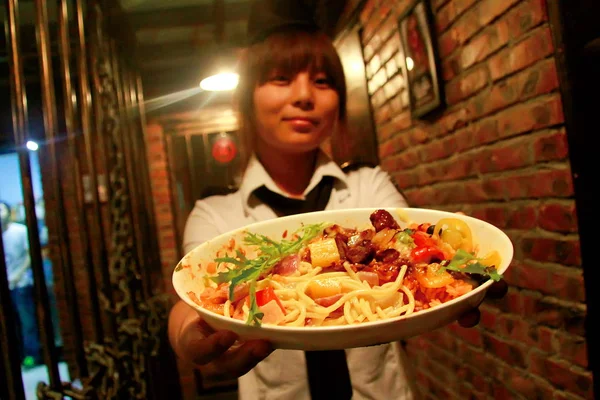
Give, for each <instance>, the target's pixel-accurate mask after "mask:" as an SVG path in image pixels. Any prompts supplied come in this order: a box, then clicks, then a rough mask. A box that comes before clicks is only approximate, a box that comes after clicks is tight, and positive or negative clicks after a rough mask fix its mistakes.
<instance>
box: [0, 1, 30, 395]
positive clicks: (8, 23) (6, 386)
mask: <svg viewBox="0 0 600 400" xmlns="http://www.w3.org/2000/svg"><path fill="white" fill-rule="evenodd" d="M9 9H10V8H9V4H8V2H6V7H5V10H6V11H8V10H9ZM3 14H4V13H3ZM3 16H4V34H5V37H6V42H7V52H8V54H10V53H11V52H10V43H11V41H10V40H9V38H12V37H14V36H16V35H17V31H18V29H19V25H18V21H17V20H16V19H15V18H16V15H14V14H13V15H10V14H9V15H8V16H6V15H3ZM18 62H19V60H17V63H18ZM19 71H21V74H11V76H10V78H11V79H10V84H11V107H12V116H13V125H14V126H15V128H14V129H16V120H15V119H14V118H15V116H16V115H17V110H16V108H17V102H16V101H17V98H16V97H15V94H16V90H15V88H14V87H13V86H19V85H16V83H17V82H19V80H20V79H21V78H22V70H20V69H19ZM4 229H5V227H3V226H2V221H1V220H0V358H1V359H2V366H1V367H2V368H1V370H2V373H3V376H4V377H5V378H6V379H5V381H3V382H0V386H2V387H0V389H1V390H0V398H2V399H4V398H7V399H8V400H20V399H24V398H25V390H24V388H23V380H22V377H21V358H20V357H21V356H20V354H19V348H18V346H16V345H15V344H16V343H18V342H19V338H18V332H17V330H16V329H14V327H15V326H16V323H15V318H16V313H15V309H14V305H13V304H12V300H11V297H10V288H9V286H8V277H7V275H6V261H5V260H6V259H5V254H4V243H3V241H2V232H4ZM2 384H3V385H2Z"/></svg>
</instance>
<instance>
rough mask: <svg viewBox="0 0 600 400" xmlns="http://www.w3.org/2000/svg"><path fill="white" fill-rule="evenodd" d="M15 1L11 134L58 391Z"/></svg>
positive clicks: (43, 331) (11, 4)
mask: <svg viewBox="0 0 600 400" xmlns="http://www.w3.org/2000/svg"><path fill="white" fill-rule="evenodd" d="M18 7H19V5H18V0H7V10H8V14H9V17H8V18H9V21H10V22H9V24H11V25H13V27H14V29H13V28H11V29H10V30H9V37H8V38H7V39H8V40H7V41H8V42H9V43H10V50H9V54H10V66H9V68H10V72H11V74H12V76H13V80H14V82H13V83H14V84H13V86H12V89H13V90H12V91H13V100H15V101H14V104H15V107H13V134H14V138H15V145H16V147H17V152H18V155H19V168H20V172H21V184H22V190H23V203H24V205H25V221H26V223H27V236H28V241H29V256H30V259H31V268H32V271H33V289H34V294H35V295H34V297H35V306H36V307H35V309H36V310H35V311H36V317H37V322H38V331H39V335H40V338H41V341H42V343H43V344H44V346H43V347H42V354H43V357H44V362H45V364H46V366H47V368H48V374H49V376H50V387H52V388H60V385H61V383H60V374H59V371H58V362H57V360H58V356H57V354H56V347H55V346H54V338H53V337H49V336H48V334H50V335H52V336H54V335H53V332H54V330H53V327H52V319H51V314H50V305H49V302H48V301H42V299H44V298H47V297H48V289H47V287H46V280H45V276H44V267H43V261H42V246H41V244H40V237H39V230H38V221H37V216H36V215H35V198H34V195H33V186H32V182H31V181H32V179H31V163H30V159H29V153H28V150H27V148H26V147H25V143H26V141H27V137H28V132H29V126H28V122H27V96H26V93H25V82H24V81H23V79H22V78H21V77H22V71H23V69H22V68H23V66H22V64H21V62H20V55H19V31H18V27H19V23H18V22H19V14H18Z"/></svg>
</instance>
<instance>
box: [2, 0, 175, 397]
mask: <svg viewBox="0 0 600 400" xmlns="http://www.w3.org/2000/svg"><path fill="white" fill-rule="evenodd" d="M3 11H4V21H5V36H4V37H3V39H4V44H5V48H6V51H5V54H4V56H5V57H3V58H2V59H3V60H7V62H6V66H7V72H8V74H7V75H8V79H6V81H3V85H4V87H3V88H2V89H3V93H6V94H10V100H9V101H7V102H5V104H3V106H4V109H3V110H2V111H3V115H10V120H8V121H7V122H8V124H4V125H6V126H4V125H3V126H2V131H0V135H2V136H1V137H0V139H1V140H0V149H1V150H2V151H3V152H5V153H7V152H8V153H10V152H12V153H14V154H16V157H17V158H18V165H19V175H20V183H21V187H22V206H23V207H22V208H23V215H24V218H23V222H24V226H26V232H27V243H26V248H28V250H29V252H28V256H29V257H28V258H29V260H30V271H31V275H32V278H33V279H32V283H33V285H32V293H33V298H34V306H33V307H34V308H35V310H34V313H35V320H36V322H37V332H38V333H39V337H40V339H39V341H40V343H41V357H42V362H43V363H44V364H45V366H46V369H47V371H48V379H47V380H44V381H40V382H39V383H38V384H37V386H36V389H35V392H36V394H35V396H36V397H37V398H40V399H42V398H52V399H60V398H64V397H70V398H74V399H96V398H97V399H153V398H156V399H162V398H167V397H169V398H177V397H179V396H178V391H179V389H178V377H177V372H176V367H175V363H174V359H173V357H172V354H171V352H170V349H169V347H168V344H167V343H166V340H165V339H164V338H165V337H166V326H165V325H166V324H165V322H166V318H167V313H168V308H169V304H170V299H169V298H168V297H167V296H166V295H165V294H163V286H162V277H161V272H160V267H161V266H160V259H159V253H158V245H157V235H156V226H155V221H154V217H153V204H152V198H151V196H150V188H149V175H148V170H147V168H148V167H147V158H146V147H145V138H144V126H145V121H144V107H143V104H144V102H143V91H142V87H141V80H140V78H139V75H138V74H137V70H136V67H135V64H134V62H133V61H132V60H131V59H130V58H129V57H128V55H130V54H131V53H132V51H131V48H132V47H131V46H132V41H133V38H132V37H130V36H127V35H123V34H122V33H119V30H120V29H121V30H122V28H123V26H124V25H123V24H122V21H121V19H120V15H119V12H118V7H117V2H113V1H105V0H89V1H87V0H59V1H56V2H47V1H45V0H35V1H34V2H31V1H19V0H5V2H4V10H3ZM21 17H23V19H22V20H21ZM27 18H30V19H31V20H27ZM111 27H112V28H113V29H114V28H117V29H114V31H111V30H110V29H111ZM6 97H7V100H8V95H7V96H6ZM36 99H38V100H39V101H36ZM28 145H29V148H28V147H27V146H28ZM32 146H38V148H37V151H38V154H39V165H40V170H41V181H42V188H43V197H40V196H39V194H38V193H34V187H33V184H32V182H33V178H32V176H33V174H32V169H31V153H30V152H31V151H32ZM0 173H1V171H0ZM0 179H2V178H1V177H0ZM40 201H43V204H44V205H45V213H44V214H45V217H44V219H45V223H46V225H47V228H48V244H47V248H48V251H47V254H48V256H49V259H50V260H51V264H52V269H51V273H52V274H53V275H54V284H53V285H52V287H51V288H49V287H48V285H47V282H48V276H47V275H48V273H49V271H48V269H47V268H46V269H45V268H44V260H45V255H46V250H45V248H44V247H45V243H42V240H41V239H40V229H39V226H40V225H39V222H40V221H39V217H40V213H39V207H38V213H36V203H38V204H39V203H40ZM0 207H2V206H0ZM9 211H10V210H9ZM11 223H13V221H11V220H10V218H8V219H4V217H3V220H2V225H3V230H2V232H5V230H6V229H5V228H6V227H7V226H8V224H11ZM3 237H4V238H6V237H7V236H6V235H2V236H0V359H1V362H0V399H2V400H4V399H22V398H25V390H24V386H23V379H22V375H21V363H22V354H21V353H20V351H19V349H20V345H19V344H20V340H19V334H18V331H17V330H16V329H14V327H15V326H16V324H17V322H19V321H18V314H17V313H15V311H14V310H15V304H13V301H12V300H11V294H13V293H12V292H13V291H14V289H15V285H14V279H13V278H14V277H13V276H12V275H11V276H9V275H10V273H12V272H14V271H12V270H10V269H9V270H8V271H9V272H10V273H7V268H10V266H9V265H7V264H9V263H12V261H13V258H10V257H8V253H7V252H6V251H4V250H5V244H6V243H3ZM5 240H6V239H5ZM24 265H25V264H24ZM9 281H10V282H9ZM49 289H50V292H49ZM49 294H50V296H53V295H55V296H56V299H57V303H58V309H59V313H58V314H59V317H60V318H59V321H60V322H59V324H60V330H58V329H56V328H57V327H56V326H54V325H55V324H56V323H57V321H56V320H55V319H53V318H52V315H51V314H52V311H53V310H52V309H51V303H50V301H49ZM58 331H60V332H61V336H62V347H63V348H62V351H60V352H59V349H58V348H57V341H56V337H55V336H56V334H55V332H58ZM62 360H64V362H65V363H66V365H67V366H68V375H69V376H64V374H62V375H61V370H60V369H59V362H60V361H62ZM167 389H168V391H167Z"/></svg>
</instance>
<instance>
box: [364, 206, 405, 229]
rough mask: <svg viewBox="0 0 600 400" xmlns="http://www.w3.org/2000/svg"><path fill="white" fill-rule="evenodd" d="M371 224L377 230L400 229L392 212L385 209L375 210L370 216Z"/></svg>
mask: <svg viewBox="0 0 600 400" xmlns="http://www.w3.org/2000/svg"><path fill="white" fill-rule="evenodd" d="M370 220H371V224H373V228H375V231H377V232H379V231H380V230H382V229H384V228H390V229H400V227H399V226H398V223H397V222H396V220H395V219H394V217H392V214H390V213H389V212H387V211H385V210H377V211H375V212H373V213H372V214H371V216H370Z"/></svg>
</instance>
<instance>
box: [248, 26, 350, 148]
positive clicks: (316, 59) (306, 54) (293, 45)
mask: <svg viewBox="0 0 600 400" xmlns="http://www.w3.org/2000/svg"><path fill="white" fill-rule="evenodd" d="M240 64H241V65H240V83H239V85H238V89H237V102H238V107H239V112H240V117H241V133H242V140H243V141H244V147H245V152H246V153H247V154H246V155H247V156H249V155H250V153H252V151H253V150H254V138H255V121H254V89H255V88H256V87H257V86H258V85H261V84H263V83H265V82H266V81H267V80H268V78H269V74H270V73H271V72H272V71H273V70H274V69H280V70H281V72H283V73H285V74H288V75H291V76H295V75H296V74H298V73H300V72H302V71H309V72H310V73H316V72H324V73H325V74H326V75H327V77H328V78H329V79H330V80H331V85H332V87H333V89H334V90H335V91H336V92H337V94H338V96H339V120H340V122H342V123H345V121H346V79H345V76H344V69H343V67H342V62H341V60H340V57H339V55H338V53H337V51H336V49H335V47H334V46H333V43H332V41H331V39H330V38H329V37H328V36H327V35H325V34H324V33H322V32H318V31H307V30H303V29H298V28H289V29H285V30H279V31H277V32H275V33H273V34H271V35H269V36H268V37H267V38H266V39H264V40H263V41H261V42H258V43H254V44H252V45H251V46H250V47H248V48H247V49H246V51H245V52H244V54H243V55H242V58H241V63H240Z"/></svg>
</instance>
